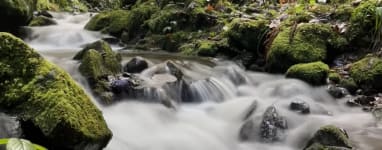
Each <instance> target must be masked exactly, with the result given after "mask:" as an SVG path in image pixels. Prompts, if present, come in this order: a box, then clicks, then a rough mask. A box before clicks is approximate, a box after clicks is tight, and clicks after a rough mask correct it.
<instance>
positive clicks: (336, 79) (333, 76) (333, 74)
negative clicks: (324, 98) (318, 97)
mask: <svg viewBox="0 0 382 150" xmlns="http://www.w3.org/2000/svg"><path fill="white" fill-rule="evenodd" d="M328 79H329V80H330V81H332V82H333V83H339V82H340V81H341V76H340V74H338V73H336V72H331V73H329V76H328Z"/></svg>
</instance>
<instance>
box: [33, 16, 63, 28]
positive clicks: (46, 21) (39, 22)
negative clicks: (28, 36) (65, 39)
mask: <svg viewBox="0 0 382 150" xmlns="http://www.w3.org/2000/svg"><path fill="white" fill-rule="evenodd" d="M56 24H57V22H56V21H55V20H53V19H51V18H48V17H45V16H37V17H34V18H33V20H32V21H31V22H30V23H29V26H32V27H33V26H49V25H56Z"/></svg>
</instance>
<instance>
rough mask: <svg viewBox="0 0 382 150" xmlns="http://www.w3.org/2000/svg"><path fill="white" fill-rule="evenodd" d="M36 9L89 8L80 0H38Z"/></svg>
mask: <svg viewBox="0 0 382 150" xmlns="http://www.w3.org/2000/svg"><path fill="white" fill-rule="evenodd" d="M34 4H35V7H36V10H38V11H40V10H52V11H81V12H84V11H87V10H88V8H87V7H86V5H85V4H84V3H82V1H80V0H70V1H68V0H36V2H35V3H34Z"/></svg>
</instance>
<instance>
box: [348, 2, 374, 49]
mask: <svg viewBox="0 0 382 150" xmlns="http://www.w3.org/2000/svg"><path fill="white" fill-rule="evenodd" d="M377 7H378V1H377V0H364V1H362V2H361V4H360V5H359V6H357V7H356V8H355V9H354V11H353V12H352V14H351V17H350V23H351V26H350V29H349V32H348V37H349V38H350V39H351V40H352V41H353V42H355V44H360V45H364V44H365V43H366V44H367V43H369V42H370V39H367V38H366V39H365V36H370V35H371V34H372V33H373V31H374V29H375V20H376V18H377V17H376V8H377ZM365 46H367V45H365Z"/></svg>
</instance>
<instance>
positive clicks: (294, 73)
mask: <svg viewBox="0 0 382 150" xmlns="http://www.w3.org/2000/svg"><path fill="white" fill-rule="evenodd" d="M328 73H329V66H328V65H326V64H324V63H322V62H312V63H306V64H296V65H293V66H292V67H290V68H289V69H288V71H287V72H286V77H288V78H297V79H301V80H303V81H306V82H308V83H310V84H312V85H322V84H325V83H326V78H327V76H328Z"/></svg>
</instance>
